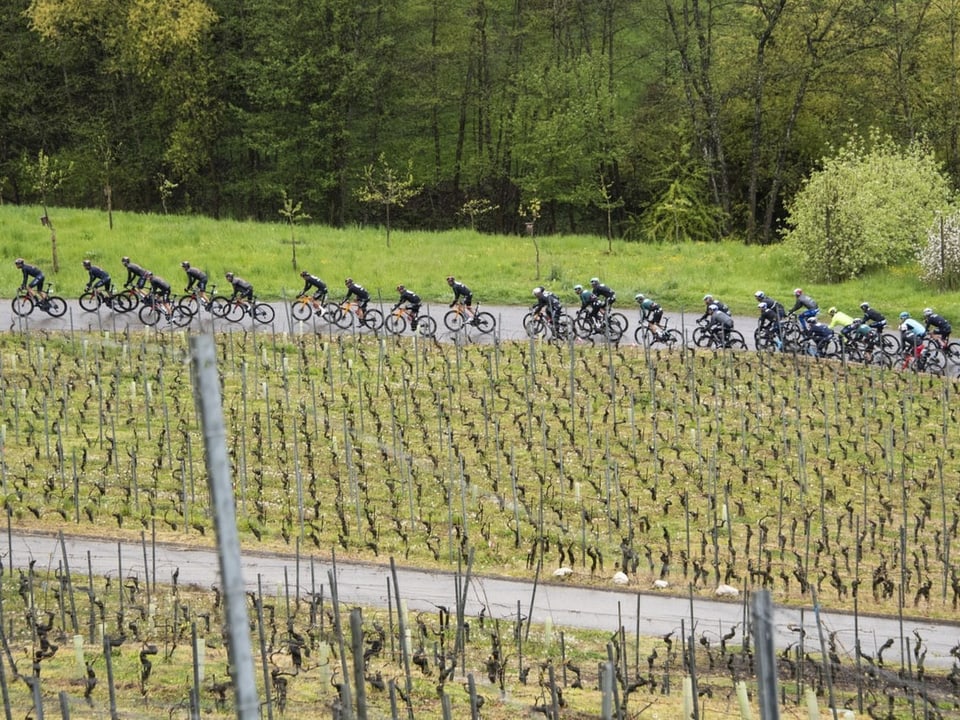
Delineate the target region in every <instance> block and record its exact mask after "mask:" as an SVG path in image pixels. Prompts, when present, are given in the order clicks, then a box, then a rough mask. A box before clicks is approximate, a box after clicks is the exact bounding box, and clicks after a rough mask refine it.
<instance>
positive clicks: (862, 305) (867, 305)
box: [860, 302, 870, 310]
mask: <svg viewBox="0 0 960 720" xmlns="http://www.w3.org/2000/svg"><path fill="white" fill-rule="evenodd" d="M860 309H861V310H869V309H870V303H867V302H862V303H860Z"/></svg>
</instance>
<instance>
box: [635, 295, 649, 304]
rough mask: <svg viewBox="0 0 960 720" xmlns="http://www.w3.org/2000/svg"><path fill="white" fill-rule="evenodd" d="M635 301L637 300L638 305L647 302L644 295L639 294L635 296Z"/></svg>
mask: <svg viewBox="0 0 960 720" xmlns="http://www.w3.org/2000/svg"><path fill="white" fill-rule="evenodd" d="M633 299H634V300H636V301H637V302H638V303H642V302H643V301H644V300H646V298H645V297H644V296H643V293H637V294H636V295H634V296H633Z"/></svg>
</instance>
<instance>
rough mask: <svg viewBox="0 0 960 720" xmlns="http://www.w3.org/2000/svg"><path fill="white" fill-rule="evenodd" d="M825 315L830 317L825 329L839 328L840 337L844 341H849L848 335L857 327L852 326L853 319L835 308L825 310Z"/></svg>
mask: <svg viewBox="0 0 960 720" xmlns="http://www.w3.org/2000/svg"><path fill="white" fill-rule="evenodd" d="M827 313H829V315H830V322H829V323H828V324H827V327H829V328H830V329H831V330H835V329H836V328H840V337H842V338H843V339H844V340H849V339H850V333H851V332H853V331H854V330H856V329H857V326H856V325H854V319H853V318H852V317H850V316H849V315H847V314H846V313H845V312H840V311H839V310H837V309H836V308H835V307H832V308H830V309H829V310H827Z"/></svg>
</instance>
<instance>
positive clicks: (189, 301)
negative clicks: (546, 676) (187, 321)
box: [177, 295, 200, 317]
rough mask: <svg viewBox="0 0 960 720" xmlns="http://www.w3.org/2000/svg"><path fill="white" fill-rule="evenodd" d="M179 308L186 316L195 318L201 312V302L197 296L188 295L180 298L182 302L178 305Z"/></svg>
mask: <svg viewBox="0 0 960 720" xmlns="http://www.w3.org/2000/svg"><path fill="white" fill-rule="evenodd" d="M177 308H178V309H179V310H180V312H182V313H184V314H185V315H189V316H190V317H193V316H194V315H196V314H197V313H198V312H200V301H199V300H197V296H196V295H186V296H184V297H182V298H180V302H178V303H177Z"/></svg>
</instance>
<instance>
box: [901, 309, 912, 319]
mask: <svg viewBox="0 0 960 720" xmlns="http://www.w3.org/2000/svg"><path fill="white" fill-rule="evenodd" d="M908 317H910V313H908V312H907V311H903V312H902V313H900V319H901V320H906V319H907V318H908Z"/></svg>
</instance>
